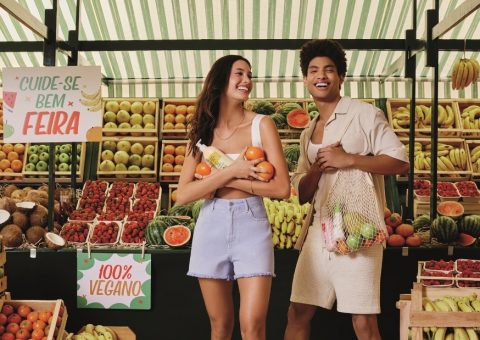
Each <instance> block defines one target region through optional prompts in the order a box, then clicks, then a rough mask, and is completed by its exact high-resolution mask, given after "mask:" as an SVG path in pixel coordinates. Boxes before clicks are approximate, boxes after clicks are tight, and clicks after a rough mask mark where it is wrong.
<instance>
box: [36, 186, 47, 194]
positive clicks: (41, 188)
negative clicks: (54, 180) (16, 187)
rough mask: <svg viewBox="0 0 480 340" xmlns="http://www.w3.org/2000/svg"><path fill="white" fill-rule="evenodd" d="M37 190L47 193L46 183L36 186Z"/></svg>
mask: <svg viewBox="0 0 480 340" xmlns="http://www.w3.org/2000/svg"><path fill="white" fill-rule="evenodd" d="M37 190H38V191H45V192H47V193H48V185H46V184H42V185H41V186H39V187H38V189H37Z"/></svg>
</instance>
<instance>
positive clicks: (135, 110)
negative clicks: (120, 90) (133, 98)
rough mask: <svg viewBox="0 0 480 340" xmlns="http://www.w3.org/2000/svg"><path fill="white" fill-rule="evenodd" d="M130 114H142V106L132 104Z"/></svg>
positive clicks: (138, 103)
mask: <svg viewBox="0 0 480 340" xmlns="http://www.w3.org/2000/svg"><path fill="white" fill-rule="evenodd" d="M130 112H132V113H143V104H142V103H140V102H133V103H132V106H131V107H130Z"/></svg>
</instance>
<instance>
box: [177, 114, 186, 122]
mask: <svg viewBox="0 0 480 340" xmlns="http://www.w3.org/2000/svg"><path fill="white" fill-rule="evenodd" d="M175 123H185V116H184V115H182V114H178V115H176V116H175Z"/></svg>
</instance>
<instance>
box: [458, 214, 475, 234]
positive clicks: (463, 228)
mask: <svg viewBox="0 0 480 340" xmlns="http://www.w3.org/2000/svg"><path fill="white" fill-rule="evenodd" d="M458 231H459V232H460V233H465V234H468V235H472V236H473V237H480V216H479V215H468V216H464V217H463V219H462V220H461V221H460V223H459V224H458Z"/></svg>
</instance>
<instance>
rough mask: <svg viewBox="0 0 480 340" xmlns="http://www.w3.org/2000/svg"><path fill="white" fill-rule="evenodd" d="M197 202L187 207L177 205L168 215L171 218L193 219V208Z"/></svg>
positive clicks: (169, 210)
mask: <svg viewBox="0 0 480 340" xmlns="http://www.w3.org/2000/svg"><path fill="white" fill-rule="evenodd" d="M194 203H195V202H192V203H190V204H186V205H179V204H175V205H174V206H173V207H171V208H170V209H168V212H167V215H169V216H190V217H192V207H193V204H194Z"/></svg>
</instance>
